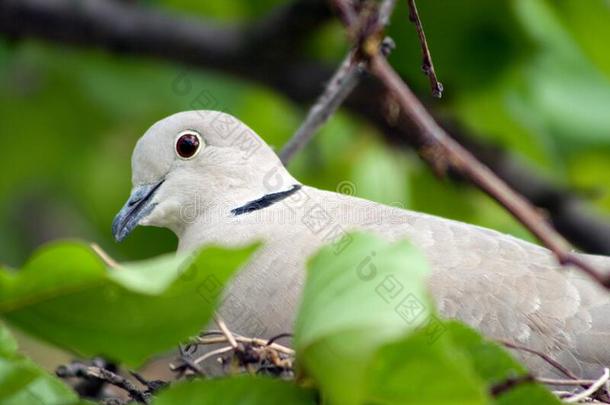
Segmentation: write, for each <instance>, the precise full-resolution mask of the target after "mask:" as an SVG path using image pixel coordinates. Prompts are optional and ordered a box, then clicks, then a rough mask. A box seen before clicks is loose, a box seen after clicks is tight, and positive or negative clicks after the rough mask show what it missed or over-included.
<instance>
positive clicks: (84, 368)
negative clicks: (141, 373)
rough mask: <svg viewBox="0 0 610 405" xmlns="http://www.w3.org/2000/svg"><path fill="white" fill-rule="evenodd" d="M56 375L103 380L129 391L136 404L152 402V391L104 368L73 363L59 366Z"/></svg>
mask: <svg viewBox="0 0 610 405" xmlns="http://www.w3.org/2000/svg"><path fill="white" fill-rule="evenodd" d="M55 374H57V376H58V377H60V378H69V377H77V378H85V379H97V380H102V381H104V382H106V383H108V384H111V385H114V386H116V387H119V388H121V389H123V390H125V391H127V393H128V394H129V396H130V397H131V398H132V399H133V400H134V401H136V402H140V403H143V404H148V403H149V402H150V397H151V392H150V391H148V390H145V391H143V390H139V389H138V388H137V387H136V386H135V385H134V384H133V383H132V382H131V381H129V380H128V379H126V378H125V377H123V376H121V375H119V374H116V373H113V372H112V371H110V370H106V369H104V368H100V367H95V366H88V365H86V364H83V363H80V362H72V363H70V364H68V365H63V366H59V367H58V368H57V370H55Z"/></svg>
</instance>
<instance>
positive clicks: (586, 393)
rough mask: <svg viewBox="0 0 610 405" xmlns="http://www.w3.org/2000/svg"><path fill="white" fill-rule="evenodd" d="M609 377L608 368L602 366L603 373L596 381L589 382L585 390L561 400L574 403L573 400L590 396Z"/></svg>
mask: <svg viewBox="0 0 610 405" xmlns="http://www.w3.org/2000/svg"><path fill="white" fill-rule="evenodd" d="M609 379H610V370H609V369H607V368H604V374H603V375H602V376H601V377H600V378H599V379H598V380H597V381H595V382H594V383H593V384H591V386H590V387H589V388H587V389H586V390H584V391H582V392H579V393H578V394H576V395H573V396H571V397H568V398H563V402H567V403H575V402H580V401H582V400H584V399H587V398H589V397H590V396H592V395H593V394H595V392H597V390H599V389H600V388H601V387H603V386H604V384H606V383H607V382H608V380H609Z"/></svg>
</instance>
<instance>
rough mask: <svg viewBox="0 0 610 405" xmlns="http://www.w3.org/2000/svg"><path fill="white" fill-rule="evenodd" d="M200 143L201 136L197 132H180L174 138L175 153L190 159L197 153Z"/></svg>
mask: <svg viewBox="0 0 610 405" xmlns="http://www.w3.org/2000/svg"><path fill="white" fill-rule="evenodd" d="M202 143H203V142H202V140H201V136H200V135H199V134H198V133H197V132H195V131H184V132H181V133H180V134H179V135H178V138H177V139H176V153H177V154H178V156H180V157H181V158H182V159H191V158H193V157H194V156H195V155H197V152H199V149H200V148H201V144H202Z"/></svg>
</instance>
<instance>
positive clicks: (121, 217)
mask: <svg viewBox="0 0 610 405" xmlns="http://www.w3.org/2000/svg"><path fill="white" fill-rule="evenodd" d="M161 184H163V181H160V182H159V183H156V184H145V185H142V186H137V187H135V188H134V189H133V190H132V192H131V195H130V196H129V200H127V203H125V205H124V206H123V208H121V211H119V213H118V214H117V216H116V217H114V221H112V234H113V235H114V239H116V241H117V242H122V241H123V239H125V238H126V237H127V235H129V234H130V233H131V231H133V230H134V228H135V227H136V226H138V224H139V223H140V221H141V220H142V218H144V217H146V216H147V215H148V214H150V212H151V211H152V210H153V208H155V206H156V205H157V204H156V203H154V204H153V202H152V198H153V196H154V195H155V192H156V191H157V190H158V189H159V187H161Z"/></svg>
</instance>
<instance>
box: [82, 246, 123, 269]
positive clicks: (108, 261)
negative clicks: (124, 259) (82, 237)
mask: <svg viewBox="0 0 610 405" xmlns="http://www.w3.org/2000/svg"><path fill="white" fill-rule="evenodd" d="M89 246H91V249H93V251H94V252H95V253H96V254H97V255H98V256H99V257H100V259H102V261H103V262H104V264H105V265H106V266H108V267H110V268H112V269H114V268H117V267H119V264H118V263H117V262H116V261H115V260H114V259H113V258H112V257H110V255H109V254H108V253H106V252H105V251H104V249H102V247H101V246H100V245H98V244H97V243H91V244H90V245H89Z"/></svg>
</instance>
